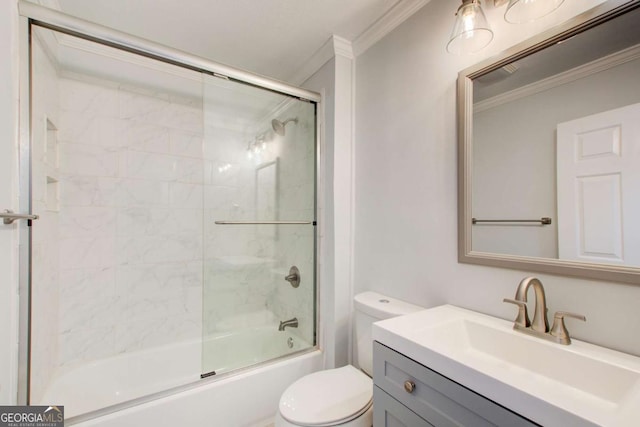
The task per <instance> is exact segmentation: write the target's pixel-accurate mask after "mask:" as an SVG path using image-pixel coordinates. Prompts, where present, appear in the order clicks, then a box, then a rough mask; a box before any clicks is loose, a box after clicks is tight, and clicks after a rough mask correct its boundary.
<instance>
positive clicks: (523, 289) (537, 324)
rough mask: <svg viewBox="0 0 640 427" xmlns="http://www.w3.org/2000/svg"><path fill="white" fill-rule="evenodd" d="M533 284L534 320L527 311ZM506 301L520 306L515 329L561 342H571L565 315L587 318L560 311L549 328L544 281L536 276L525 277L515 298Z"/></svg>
mask: <svg viewBox="0 0 640 427" xmlns="http://www.w3.org/2000/svg"><path fill="white" fill-rule="evenodd" d="M531 286H533V291H534V292H535V296H536V306H535V309H534V312H533V321H529V313H528V312H527V291H528V290H529V287H531ZM503 301H504V302H508V303H510V304H515V305H517V306H518V315H517V316H516V319H515V320H514V322H513V329H515V330H516V331H520V332H524V333H526V334H529V335H533V336H536V337H539V338H543V339H546V340H549V341H554V342H557V343H559V344H564V345H569V344H571V338H570V337H569V331H567V328H566V326H565V324H564V318H565V317H573V318H574V319H579V320H582V321H586V320H587V319H586V318H585V317H584V316H583V315H581V314H574V313H568V312H565V311H558V312H556V314H555V315H554V316H553V326H552V327H551V330H549V321H548V320H547V299H546V296H545V293H544V287H543V286H542V282H540V280H538V279H536V278H535V277H525V278H524V279H522V281H521V282H520V284H519V285H518V289H517V290H516V297H515V299H509V298H505V299H504V300H503Z"/></svg>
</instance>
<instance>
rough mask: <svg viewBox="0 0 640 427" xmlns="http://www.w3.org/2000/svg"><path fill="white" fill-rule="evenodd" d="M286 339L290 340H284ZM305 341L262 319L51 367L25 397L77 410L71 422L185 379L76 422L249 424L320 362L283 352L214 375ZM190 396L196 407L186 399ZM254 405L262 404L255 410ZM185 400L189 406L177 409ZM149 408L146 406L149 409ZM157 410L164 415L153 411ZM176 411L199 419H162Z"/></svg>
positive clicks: (266, 412)
mask: <svg viewBox="0 0 640 427" xmlns="http://www.w3.org/2000/svg"><path fill="white" fill-rule="evenodd" d="M288 342H289V343H292V344H293V345H292V347H289V344H288ZM308 347H309V344H307V343H305V342H304V341H302V340H300V339H299V338H298V337H296V336H293V335H292V334H291V333H290V332H288V331H284V332H280V331H278V330H277V326H275V327H274V326H273V325H269V326H263V327H258V328H252V329H247V330H244V331H239V332H234V333H224V334H219V335H216V336H212V337H210V338H208V339H207V340H206V341H205V343H204V345H203V346H201V342H200V341H192V342H186V343H178V344H175V345H171V346H164V347H157V348H153V349H149V350H144V351H139V352H135V353H126V354H121V355H118V356H115V357H112V358H108V359H103V360H99V361H95V362H92V363H89V364H86V365H82V366H78V367H75V368H72V369H67V370H64V371H61V372H59V373H58V374H57V375H55V376H54V378H53V380H52V381H51V384H50V386H49V387H48V388H47V390H46V392H45V394H44V397H43V399H42V402H32V404H38V403H41V404H50V403H55V404H59V405H64V406H65V418H66V419H67V420H68V419H69V418H71V417H76V416H78V415H80V417H78V419H77V421H82V420H83V419H86V417H85V416H82V415H81V414H87V413H89V412H93V411H96V410H100V409H103V408H108V407H110V406H113V405H117V404H121V403H123V402H130V401H132V400H134V399H140V400H143V401H144V398H145V397H148V396H150V395H154V394H157V393H159V392H166V391H167V390H170V389H172V388H176V387H181V386H185V385H187V384H193V387H192V388H188V389H187V390H184V391H176V390H173V393H165V394H164V395H163V396H160V397H159V398H158V396H157V395H156V396H154V397H155V399H154V400H151V399H150V400H151V401H147V402H145V403H142V402H140V400H139V401H136V402H135V403H139V404H137V405H135V406H132V407H130V408H126V409H121V410H118V412H114V413H111V414H109V415H104V416H101V417H98V418H94V419H92V420H89V421H85V422H83V423H82V424H81V425H87V426H89V425H91V426H118V427H122V426H128V425H131V426H134V425H135V426H146V425H149V426H151V425H153V426H162V425H167V426H174V425H198V426H206V425H211V426H214V425H220V426H229V427H231V426H248V425H255V424H256V423H259V421H260V420H263V419H268V418H269V417H271V416H273V414H274V413H275V411H276V408H277V402H278V398H279V396H280V394H281V393H282V391H283V390H284V388H286V387H287V386H288V385H289V384H290V383H291V382H293V381H295V380H296V379H297V378H299V377H300V376H302V375H306V374H307V373H310V372H314V371H316V370H318V369H321V368H322V367H321V364H322V362H321V357H320V352H318V351H314V352H311V353H306V354H303V355H301V356H298V357H292V358H288V359H284V360H281V361H279V362H277V363H272V364H269V365H267V366H261V367H256V368H254V369H250V370H245V371H243V372H242V373H240V374H237V375H229V376H226V377H223V378H220V377H219V375H221V374H225V373H228V372H230V371H233V370H235V369H238V368H242V367H245V366H250V365H256V364H259V363H262V362H264V361H268V360H272V359H274V358H277V357H279V356H282V355H287V354H291V353H294V352H298V351H300V350H303V349H306V348H308ZM203 356H204V359H203ZM211 369H215V371H216V375H214V376H212V377H210V378H207V379H205V380H200V374H201V373H206V372H207V371H209V370H211ZM216 377H218V378H216ZM247 381H249V382H250V384H248V388H243V387H240V388H237V387H238V384H241V383H245V382H247ZM236 388H237V393H236V394H235V395H234V392H233V390H235V389H236ZM141 398H142V399H141ZM252 400H253V401H252ZM195 402H200V404H202V405H203V406H201V407H199V408H198V407H197V405H195V406H192V404H194V403H195ZM241 402H247V404H248V405H249V407H250V408H251V410H250V411H247V410H246V409H243V408H242V406H243V405H242V404H241ZM258 402H259V403H258ZM267 402H270V403H268V404H267ZM239 404H240V406H238V405H239ZM261 405H263V407H262V409H261V410H256V408H260V407H261ZM188 407H191V409H189V411H188V412H184V411H185V408H188ZM150 408H154V409H153V411H151V409H150ZM168 408H173V409H172V412H171V414H168V413H165V412H168ZM231 408H235V409H233V410H231ZM112 409H117V408H112ZM150 411H151V412H150ZM198 411H199V412H201V413H200V414H199V413H198ZM162 413H164V415H162V416H159V414H162ZM176 413H177V414H183V416H185V417H186V419H190V418H189V417H196V418H194V420H196V419H197V420H200V421H198V423H197V424H193V423H192V422H191V421H189V422H188V423H187V421H186V419H185V420H182V419H181V420H179V421H176V422H175V423H170V422H169V421H168V420H170V419H171V418H172V416H173V415H175V414H176ZM213 414H216V415H215V416H216V417H220V418H219V420H224V422H220V423H216V422H213V421H208V422H205V423H203V419H202V418H201V417H202V416H205V415H206V416H207V417H212V416H214V415H213ZM139 416H143V417H144V420H145V421H141V419H140V418H138V417H139ZM156 416H158V417H159V418H157V419H156V421H154V422H151V421H150V419H151V418H150V419H149V420H147V417H156ZM206 419H209V418H206ZM134 420H137V421H134Z"/></svg>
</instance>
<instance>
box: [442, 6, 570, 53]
mask: <svg viewBox="0 0 640 427" xmlns="http://www.w3.org/2000/svg"><path fill="white" fill-rule="evenodd" d="M507 1H508V2H509V4H508V5H507V10H506V11H505V13H504V19H505V20H506V21H507V22H510V23H512V24H521V23H524V22H529V21H533V20H536V19H538V18H541V17H543V16H545V15H548V14H550V13H551V12H553V11H554V10H556V9H557V8H559V7H560V5H561V4H562V3H564V0H493V5H494V7H499V6H502V5H504V4H506V3H507ZM491 40H493V31H491V27H489V22H487V18H486V17H485V15H484V12H483V11H482V7H480V0H462V5H461V6H460V7H459V8H458V11H457V12H456V21H455V23H454V24H453V30H452V31H451V37H450V38H449V43H447V52H449V53H457V54H460V53H476V52H478V51H480V50H481V49H483V48H484V47H486V46H487V45H488V44H489V43H490V42H491Z"/></svg>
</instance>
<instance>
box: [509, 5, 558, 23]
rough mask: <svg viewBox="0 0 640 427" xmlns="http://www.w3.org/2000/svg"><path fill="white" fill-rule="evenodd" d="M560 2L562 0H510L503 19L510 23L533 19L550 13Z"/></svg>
mask: <svg viewBox="0 0 640 427" xmlns="http://www.w3.org/2000/svg"><path fill="white" fill-rule="evenodd" d="M562 3H564V0H510V1H509V5H508V6H507V10H506V12H505V13H504V20H505V21H507V22H510V23H512V24H522V23H524V22H529V21H534V20H536V19H538V18H542V17H543V16H546V15H548V14H550V13H551V12H553V11H554V10H556V9H557V8H559V7H560V5H561V4H562Z"/></svg>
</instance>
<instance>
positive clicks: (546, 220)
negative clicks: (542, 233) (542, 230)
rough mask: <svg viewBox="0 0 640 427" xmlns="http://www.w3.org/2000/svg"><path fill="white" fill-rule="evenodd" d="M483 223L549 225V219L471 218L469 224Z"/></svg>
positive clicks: (546, 217) (545, 217)
mask: <svg viewBox="0 0 640 427" xmlns="http://www.w3.org/2000/svg"><path fill="white" fill-rule="evenodd" d="M485 222H537V223H540V224H541V225H549V224H551V218H549V217H548V216H544V217H542V218H540V219H475V218H471V224H479V223H485Z"/></svg>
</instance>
